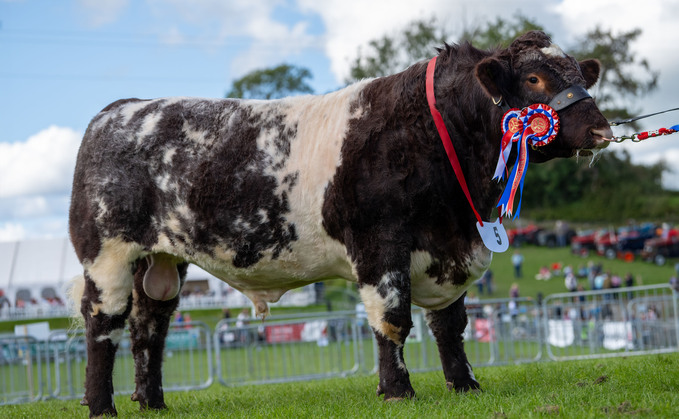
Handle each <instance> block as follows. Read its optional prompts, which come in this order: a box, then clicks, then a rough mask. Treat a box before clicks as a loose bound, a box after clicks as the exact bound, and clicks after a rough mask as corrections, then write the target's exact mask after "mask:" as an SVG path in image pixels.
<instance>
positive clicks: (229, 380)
mask: <svg viewBox="0 0 679 419" xmlns="http://www.w3.org/2000/svg"><path fill="white" fill-rule="evenodd" d="M677 304H678V301H677V293H676V292H675V291H674V290H672V289H671V288H670V287H669V286H647V287H635V288H622V289H616V290H606V291H589V292H579V293H567V294H555V295H550V296H548V297H546V298H545V300H544V301H543V302H542V304H541V305H538V304H537V302H536V301H534V300H531V299H528V298H521V299H514V300H510V299H499V300H482V301H477V302H473V303H469V304H468V305H467V312H468V320H469V321H468V325H467V328H466V330H465V331H464V338H465V350H466V352H467V356H468V358H469V361H470V363H471V364H472V365H473V366H491V365H502V364H516V363H527V362H536V361H541V360H555V361H560V360H566V359H583V358H602V357H611V356H627V355H640V354H654V353H663V352H673V351H679V344H678V336H679V314H678V312H679V310H678V309H677ZM413 324H414V326H413V329H412V331H411V334H410V336H409V338H408V340H407V343H406V347H405V350H404V355H405V357H406V359H405V361H406V365H408V368H409V370H410V371H411V372H421V371H431V370H438V369H440V361H439V355H438V349H437V346H436V342H435V340H434V338H433V336H432V334H431V332H430V331H429V329H428V327H427V326H426V321H425V315H424V311H423V310H421V309H415V310H413ZM545 353H546V354H547V355H546V356H545ZM85 364H86V346H85V339H84V335H83V333H82V331H56V332H52V333H51V334H50V335H49V337H48V338H47V339H46V340H42V341H39V340H37V339H35V338H34V337H30V336H15V335H0V405H3V404H15V403H26V402H32V401H37V400H42V399H49V398H58V399H72V398H80V397H82V395H83V393H84V388H83V384H84V376H85ZM377 365H378V361H377V346H376V343H375V340H374V338H373V334H372V331H371V329H370V327H369V326H368V324H367V319H366V318H365V313H364V312H354V311H347V312H331V313H313V314H307V315H295V316H285V317H283V316H277V317H271V318H269V319H267V321H266V322H260V321H255V322H252V323H250V324H240V322H239V320H238V319H229V320H222V321H220V322H219V323H218V324H217V326H216V328H215V330H214V331H211V330H210V329H209V327H208V326H207V325H206V324H204V323H201V322H189V323H180V324H173V325H171V328H170V332H169V334H168V338H167V342H166V350H165V360H164V363H163V388H164V390H165V391H181V390H190V389H201V388H206V387H209V386H210V385H211V384H212V383H213V381H215V380H216V381H219V382H220V383H222V384H223V385H227V386H235V385H243V384H262V383H276V382H289V381H300V380H309V379H317V378H327V377H343V376H348V375H352V374H356V373H375V372H376V371H377ZM114 387H115V389H116V393H117V394H130V393H132V392H133V391H134V360H133V356H132V354H131V352H130V343H129V335H125V337H124V339H123V340H122V341H121V344H120V348H119V350H118V352H117V354H116V364H115V370H114Z"/></svg>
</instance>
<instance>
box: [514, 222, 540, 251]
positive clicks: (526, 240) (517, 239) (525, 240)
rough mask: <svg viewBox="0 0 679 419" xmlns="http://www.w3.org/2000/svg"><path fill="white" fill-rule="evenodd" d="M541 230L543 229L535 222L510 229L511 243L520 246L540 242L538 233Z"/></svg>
mask: <svg viewBox="0 0 679 419" xmlns="http://www.w3.org/2000/svg"><path fill="white" fill-rule="evenodd" d="M540 231H542V229H541V228H540V227H538V226H536V225H535V224H529V225H527V226H525V227H517V228H512V229H509V230H508V231H507V237H508V238H509V244H510V245H512V246H520V245H522V244H538V233H539V232H540Z"/></svg>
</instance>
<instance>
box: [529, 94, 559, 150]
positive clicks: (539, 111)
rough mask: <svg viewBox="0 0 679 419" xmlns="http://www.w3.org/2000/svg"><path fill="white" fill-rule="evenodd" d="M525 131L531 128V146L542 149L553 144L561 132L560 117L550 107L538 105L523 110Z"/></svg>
mask: <svg viewBox="0 0 679 419" xmlns="http://www.w3.org/2000/svg"><path fill="white" fill-rule="evenodd" d="M520 118H521V120H522V122H523V126H524V129H526V128H528V127H530V131H531V134H530V136H529V141H530V144H531V145H532V146H534V147H542V146H544V145H547V144H549V143H550V142H552V140H553V139H554V138H556V134H558V132H559V127H560V123H559V115H558V114H557V113H556V111H555V110H554V109H552V108H551V107H550V106H548V105H545V104H542V103H537V104H534V105H530V106H528V107H527V108H523V110H522V111H521V116H520Z"/></svg>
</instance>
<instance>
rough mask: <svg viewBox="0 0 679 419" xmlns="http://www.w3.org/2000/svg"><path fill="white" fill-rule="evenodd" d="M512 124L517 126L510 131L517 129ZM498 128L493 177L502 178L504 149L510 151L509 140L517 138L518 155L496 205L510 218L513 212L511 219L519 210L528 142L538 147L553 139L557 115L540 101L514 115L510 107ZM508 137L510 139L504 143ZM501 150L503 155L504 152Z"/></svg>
mask: <svg viewBox="0 0 679 419" xmlns="http://www.w3.org/2000/svg"><path fill="white" fill-rule="evenodd" d="M510 113H511V114H510ZM517 121H518V122H517ZM516 127H518V130H517V131H514V130H515V129H517V128H516ZM502 131H503V134H502V148H501V149H500V158H499V160H498V166H497V167H496V170H495V175H494V176H493V179H495V178H497V179H501V178H503V177H504V172H505V167H506V162H507V158H508V157H509V152H506V149H505V148H508V149H509V151H511V143H512V142H515V141H518V147H517V148H518V157H517V159H516V163H515V164H514V169H513V170H512V173H511V174H510V175H509V178H508V180H507V186H505V190H504V192H503V193H502V196H501V197H500V200H499V202H498V205H497V206H498V207H499V208H500V209H501V210H500V213H501V214H502V215H505V214H506V215H508V216H510V217H511V216H512V214H514V218H516V217H518V216H519V213H520V211H521V197H522V196H523V181H524V179H525V177H526V169H527V168H528V144H529V143H530V145H531V146H532V147H541V146H544V145H547V144H549V143H550V142H551V141H552V140H554V138H556V135H557V134H558V132H559V116H558V115H557V113H556V111H555V110H554V109H552V108H551V107H549V106H548V105H545V104H541V103H538V104H534V105H531V106H528V107H526V108H523V109H522V110H521V112H520V114H519V115H518V117H517V116H516V114H515V110H510V111H508V112H507V113H506V114H505V116H504V117H503V118H502ZM508 137H509V138H510V139H511V141H509V143H508V144H505V143H506V141H507V138H508ZM515 138H517V139H515ZM505 153H507V154H506V155H505ZM498 171H499V173H498ZM498 175H499V176H498ZM517 191H519V201H518V205H517V206H516V210H514V202H515V198H516V192H517Z"/></svg>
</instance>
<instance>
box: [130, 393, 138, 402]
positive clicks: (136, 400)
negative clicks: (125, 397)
mask: <svg viewBox="0 0 679 419" xmlns="http://www.w3.org/2000/svg"><path fill="white" fill-rule="evenodd" d="M130 400H132V401H133V402H138V401H139V396H137V392H136V391H135V392H134V393H132V395H131V396H130Z"/></svg>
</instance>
